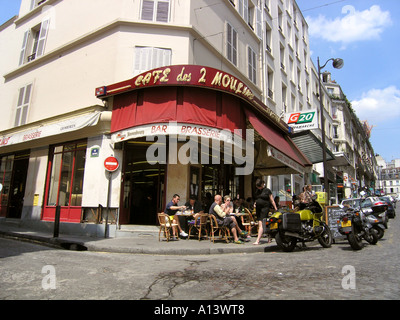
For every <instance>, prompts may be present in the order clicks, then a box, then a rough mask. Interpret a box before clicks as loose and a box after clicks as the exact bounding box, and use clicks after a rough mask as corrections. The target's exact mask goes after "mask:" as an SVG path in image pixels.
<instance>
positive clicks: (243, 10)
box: [238, 0, 249, 23]
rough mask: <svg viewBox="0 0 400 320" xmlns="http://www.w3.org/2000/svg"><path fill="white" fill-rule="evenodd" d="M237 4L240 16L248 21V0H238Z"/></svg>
mask: <svg viewBox="0 0 400 320" xmlns="http://www.w3.org/2000/svg"><path fill="white" fill-rule="evenodd" d="M238 5H239V8H238V10H239V14H240V16H241V17H242V18H243V19H244V21H246V23H249V0H239V1H238Z"/></svg>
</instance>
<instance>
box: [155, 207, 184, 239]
mask: <svg viewBox="0 0 400 320" xmlns="http://www.w3.org/2000/svg"><path fill="white" fill-rule="evenodd" d="M157 217H158V223H159V224H160V231H159V232H158V241H161V231H163V232H164V238H165V239H167V241H169V240H170V238H171V237H172V236H173V230H172V228H176V227H178V224H176V223H172V221H171V220H170V218H169V215H167V214H165V213H164V212H161V213H159V214H158V215H157ZM177 239H179V237H177Z"/></svg>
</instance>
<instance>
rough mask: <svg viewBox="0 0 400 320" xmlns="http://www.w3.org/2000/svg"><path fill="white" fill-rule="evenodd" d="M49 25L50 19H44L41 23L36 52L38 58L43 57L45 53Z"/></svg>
mask: <svg viewBox="0 0 400 320" xmlns="http://www.w3.org/2000/svg"><path fill="white" fill-rule="evenodd" d="M49 26H50V19H46V20H43V22H42V24H41V25H40V34H39V41H38V48H37V53H36V57H37V58H39V57H41V56H42V55H43V54H44V47H45V45H46V39H47V34H48V30H49Z"/></svg>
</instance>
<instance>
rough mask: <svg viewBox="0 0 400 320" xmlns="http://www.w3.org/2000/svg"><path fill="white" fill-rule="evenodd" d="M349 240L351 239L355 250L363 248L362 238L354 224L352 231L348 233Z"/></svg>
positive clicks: (351, 245)
mask: <svg viewBox="0 0 400 320" xmlns="http://www.w3.org/2000/svg"><path fill="white" fill-rule="evenodd" d="M347 241H349V243H350V247H351V248H352V249H353V250H361V249H362V248H363V243H362V238H361V237H359V236H358V235H357V233H356V232H355V230H354V226H353V229H352V231H351V233H349V234H348V235H347Z"/></svg>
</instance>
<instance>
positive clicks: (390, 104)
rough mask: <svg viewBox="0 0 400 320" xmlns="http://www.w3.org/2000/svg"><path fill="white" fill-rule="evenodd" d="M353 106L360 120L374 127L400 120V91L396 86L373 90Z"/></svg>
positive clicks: (354, 102) (353, 103)
mask: <svg viewBox="0 0 400 320" xmlns="http://www.w3.org/2000/svg"><path fill="white" fill-rule="evenodd" d="M351 104H352V106H353V109H354V110H355V112H356V114H357V116H358V118H359V119H360V120H368V122H369V123H370V124H372V125H374V124H378V123H384V122H387V121H388V120H394V119H396V118H400V89H397V88H396V87H395V86H390V87H388V88H386V89H382V90H380V89H372V90H370V91H368V92H367V93H364V94H363V95H362V97H361V99H360V100H356V101H352V102H351Z"/></svg>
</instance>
